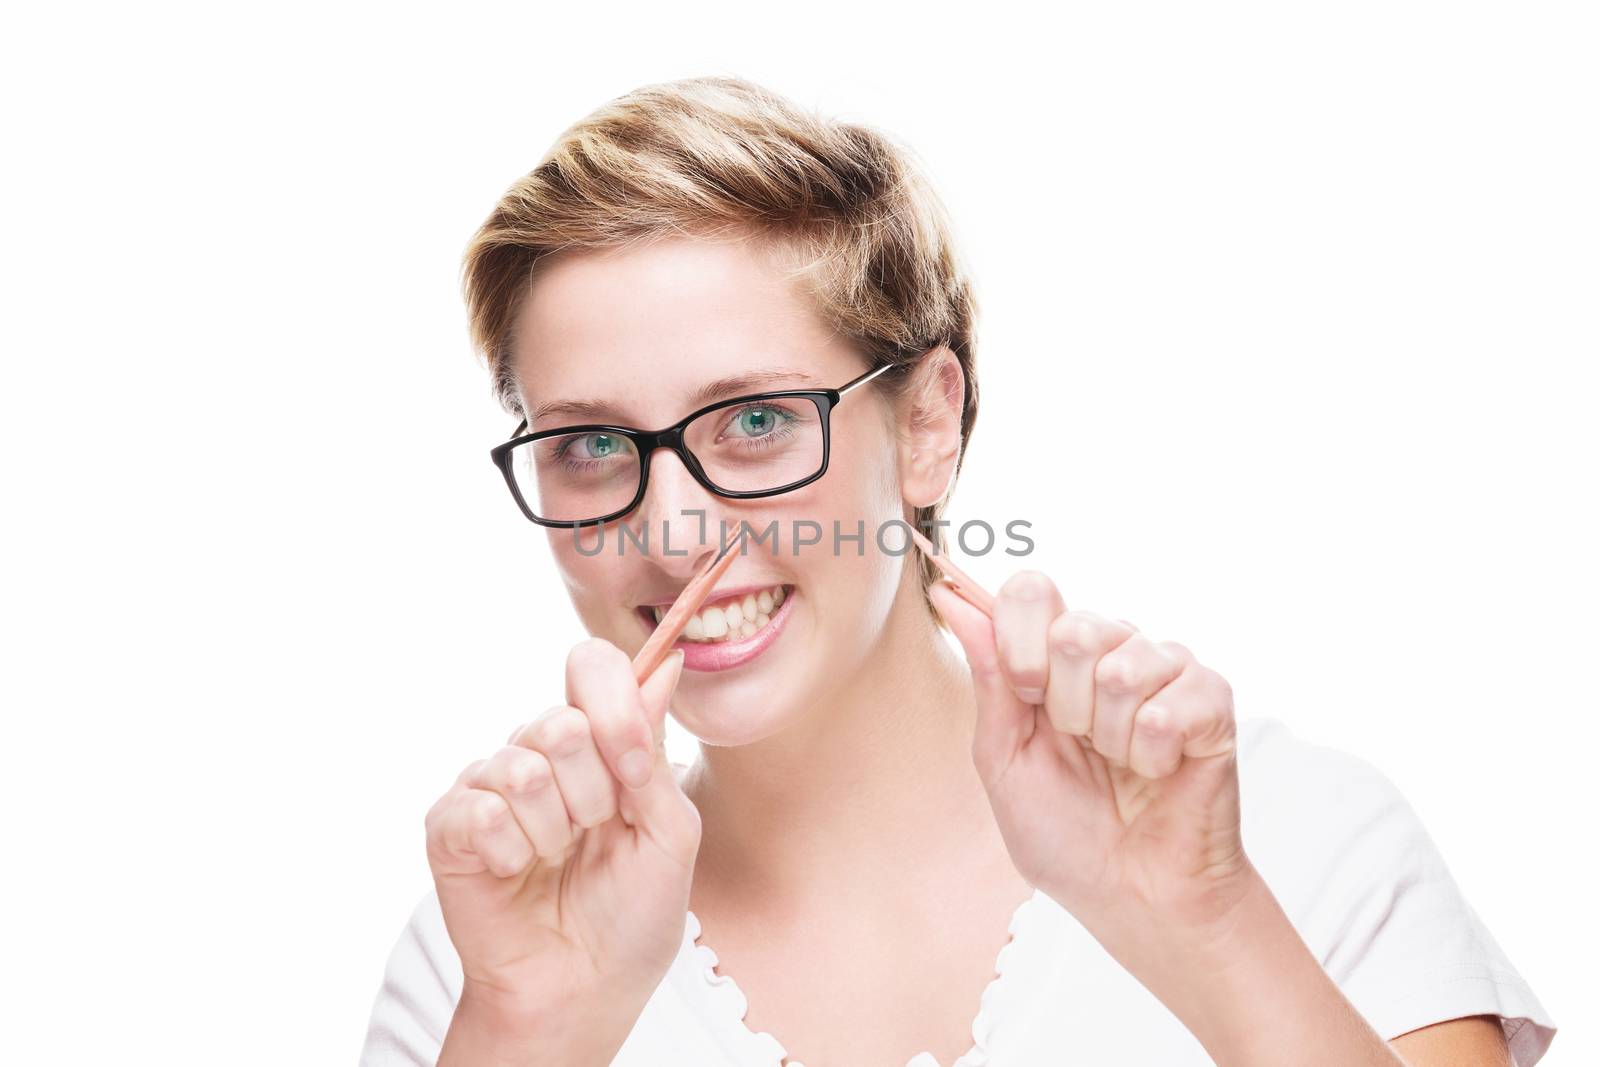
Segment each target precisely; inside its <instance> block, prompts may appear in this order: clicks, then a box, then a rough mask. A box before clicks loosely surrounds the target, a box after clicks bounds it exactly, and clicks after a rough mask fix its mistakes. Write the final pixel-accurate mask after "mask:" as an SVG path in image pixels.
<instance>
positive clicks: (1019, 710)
mask: <svg viewBox="0 0 1600 1067" xmlns="http://www.w3.org/2000/svg"><path fill="white" fill-rule="evenodd" d="M928 596H929V598H930V599H931V600H932V601H933V604H934V607H936V608H937V609H938V610H939V614H940V615H941V616H943V618H944V620H945V622H947V623H948V624H949V626H950V631H951V632H952V633H954V634H955V635H956V640H957V641H959V642H961V648H962V650H963V651H964V652H965V653H966V657H967V664H968V665H969V666H970V667H971V669H972V684H973V688H974V690H975V691H976V695H977V700H978V721H977V724H976V728H975V729H974V732H973V737H972V758H973V762H974V763H975V764H976V765H977V768H978V773H979V774H980V775H981V776H982V778H983V780H984V781H985V782H992V781H995V780H997V779H998V778H999V776H1000V775H1001V774H1003V773H1004V772H1005V769H1006V767H1008V766H1010V764H1011V760H1012V758H1013V757H1015V756H1016V754H1017V752H1018V751H1020V750H1021V748H1022V746H1023V745H1024V744H1025V743H1026V742H1027V740H1028V737H1029V735H1030V734H1031V733H1032V730H1033V708H1032V707H1031V706H1030V705H1028V704H1027V703H1025V702H1024V701H1022V700H1021V699H1019V698H1018V697H1017V694H1016V692H1015V691H1014V690H1013V689H1012V688H1011V684H1010V683H1009V682H1008V681H1006V678H1005V675H1004V674H1003V673H1002V672H1001V668H1000V651H999V649H998V648H997V647H996V646H995V636H994V625H993V623H991V622H990V621H989V618H988V616H986V615H984V613H983V612H981V611H979V610H978V609H977V608H976V607H974V606H973V605H972V604H970V603H969V602H967V601H966V600H964V599H962V597H961V596H960V595H959V594H957V593H955V592H954V591H953V590H951V589H950V587H949V586H948V585H947V584H946V583H945V582H943V581H938V582H935V583H933V585H932V586H930V587H929V590H928Z"/></svg>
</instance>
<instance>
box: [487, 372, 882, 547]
mask: <svg viewBox="0 0 1600 1067" xmlns="http://www.w3.org/2000/svg"><path fill="white" fill-rule="evenodd" d="M896 366H904V364H895V363H886V364H884V365H883V366H881V367H878V368H876V369H875V370H870V371H868V372H867V373H865V374H863V375H861V376H860V377H857V378H853V379H851V380H850V381H848V382H846V383H845V384H843V385H841V386H839V388H837V389H780V390H776V391H774V392H767V393H751V394H748V395H746V396H736V397H732V398H730V399H728V400H719V401H717V402H716V403H715V404H709V405H707V406H706V407H703V408H700V409H699V410H697V411H694V412H691V413H690V414H689V415H687V416H685V417H684V418H683V420H682V421H680V422H677V423H674V424H673V425H671V426H668V427H667V428H666V429H663V430H638V429H634V428H633V427H631V426H607V425H600V424H589V425H583V426H561V427H558V428H556V429H552V430H540V431H539V432H537V433H529V434H525V433H523V432H522V431H523V430H524V429H526V428H527V425H528V420H527V419H523V420H522V421H521V422H520V423H518V424H517V428H516V429H515V430H513V431H512V434H511V439H510V440H508V441H505V442H503V443H501V444H499V445H496V446H495V447H494V448H492V449H490V451H489V456H490V458H491V459H493V460H494V465H495V466H496V467H498V468H500V473H501V474H503V475H505V479H506V485H508V486H510V488H511V495H512V496H513V497H515V498H516V501H517V506H518V507H520V508H521V509H522V513H523V514H524V515H526V516H527V517H528V518H529V519H531V520H532V521H534V522H536V523H538V524H539V525H540V526H560V527H576V526H588V525H592V524H599V523H602V522H608V521H610V520H612V519H618V518H621V517H622V516H624V515H626V514H627V513H628V512H630V511H632V510H633V509H634V508H636V507H638V506H639V502H640V501H641V500H643V499H644V493H645V486H646V484H647V482H648V481H649V477H650V456H651V454H652V453H654V452H655V450H656V449H658V448H666V449H670V450H672V451H673V452H675V453H677V455H678V458H679V459H680V460H682V461H683V465H684V466H685V467H687V468H688V470H689V473H690V474H691V475H693V476H694V479H695V481H697V482H699V483H700V484H701V485H703V486H705V487H706V488H707V489H709V490H710V491H711V492H713V493H715V494H717V495H718V496H723V497H730V498H732V499H734V500H747V499H751V498H754V497H763V496H777V495H778V494H779V493H787V492H790V491H792V490H795V489H799V488H800V487H801V486H803V485H809V484H810V483H812V482H814V481H816V480H817V479H818V478H820V477H822V475H823V474H824V473H826V471H827V469H828V416H829V415H830V413H831V412H832V411H833V409H834V408H835V407H837V406H838V405H839V403H840V401H842V400H843V399H844V397H845V395H846V394H848V393H849V392H850V390H852V389H854V388H856V387H857V386H860V385H865V384H866V383H867V382H870V381H871V380H872V379H874V378H876V377H877V376H878V375H880V374H882V373H883V372H884V371H887V370H891V369H893V368H894V367H896Z"/></svg>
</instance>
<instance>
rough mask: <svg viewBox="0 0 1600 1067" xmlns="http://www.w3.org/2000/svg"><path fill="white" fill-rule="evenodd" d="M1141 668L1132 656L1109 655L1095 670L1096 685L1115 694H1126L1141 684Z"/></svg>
mask: <svg viewBox="0 0 1600 1067" xmlns="http://www.w3.org/2000/svg"><path fill="white" fill-rule="evenodd" d="M1139 674H1140V672H1139V666H1138V663H1137V662H1136V661H1135V660H1134V659H1133V657H1131V656H1126V655H1115V654H1113V655H1109V656H1105V657H1104V658H1102V659H1101V660H1100V662H1099V664H1098V665H1096V667H1095V669H1094V680H1095V683H1096V684H1097V685H1099V686H1101V687H1102V688H1104V689H1108V690H1110V691H1112V692H1114V693H1126V692H1128V691H1129V690H1131V689H1133V688H1134V687H1135V686H1137V685H1138V684H1139Z"/></svg>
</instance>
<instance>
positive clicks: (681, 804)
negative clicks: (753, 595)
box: [620, 649, 700, 863]
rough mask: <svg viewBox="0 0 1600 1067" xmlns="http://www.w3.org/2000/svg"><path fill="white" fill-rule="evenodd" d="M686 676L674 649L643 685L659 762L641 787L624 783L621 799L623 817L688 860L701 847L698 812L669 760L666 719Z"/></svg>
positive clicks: (671, 852)
mask: <svg viewBox="0 0 1600 1067" xmlns="http://www.w3.org/2000/svg"><path fill="white" fill-rule="evenodd" d="M682 676H683V651H682V650H681V649H679V650H674V651H673V652H671V653H670V654H668V656H667V658H666V659H664V660H662V661H661V665H660V666H658V667H657V668H656V669H655V670H654V671H652V672H651V674H650V677H648V678H646V679H645V680H644V682H643V683H642V684H641V685H640V686H639V696H640V698H641V699H642V700H643V702H644V717H645V719H646V720H648V721H649V723H650V734H651V736H652V737H654V738H655V762H654V765H653V766H652V768H651V770H650V780H649V781H647V782H646V783H645V784H644V785H642V786H640V787H639V788H638V789H628V788H624V789H623V790H622V795H621V798H620V802H621V815H622V818H623V821H624V822H626V823H627V824H628V825H629V826H632V827H634V828H635V829H636V830H638V831H640V832H642V833H644V834H647V835H648V836H649V837H650V838H651V839H652V840H654V841H656V842H657V843H658V844H659V845H660V846H661V847H662V849H664V850H665V851H666V852H667V853H668V854H669V855H671V856H673V857H675V858H677V859H679V860H680V861H682V862H684V863H688V862H690V861H692V860H693V859H694V855H695V852H696V851H698V850H699V847H700V814H699V812H697V811H695V810H694V804H693V803H692V802H691V801H690V800H689V798H688V797H687V796H685V795H684V793H683V789H682V788H681V787H680V786H679V785H678V780H677V777H676V776H675V775H674V774H673V770H672V763H671V761H669V760H668V759H667V746H666V718H667V707H668V705H669V704H670V703H671V701H672V694H673V692H674V690H676V689H677V687H678V679H679V678H680V677H682Z"/></svg>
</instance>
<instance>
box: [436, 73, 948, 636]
mask: <svg viewBox="0 0 1600 1067" xmlns="http://www.w3.org/2000/svg"><path fill="white" fill-rule="evenodd" d="M686 235H703V236H713V237H715V236H730V235H731V236H735V237H739V236H744V235H749V236H750V237H753V238H761V239H770V240H772V241H773V243H774V246H775V247H777V248H780V249H782V250H783V251H784V252H785V253H787V254H789V255H791V256H792V257H793V259H792V262H793V264H794V270H793V276H794V277H795V278H797V279H799V280H800V281H802V283H803V284H804V285H805V289H806V291H807V292H809V293H810V295H811V296H812V298H813V299H814V300H815V302H816V307H817V309H818V310H819V311H820V312H821V314H822V316H823V318H824V320H825V321H827V322H828V323H829V324H830V325H832V326H833V327H834V328H835V329H836V330H838V331H839V332H840V333H842V334H843V335H845V336H847V337H849V338H850V339H852V340H853V341H855V342H856V343H858V344H859V345H860V347H861V350H862V352H863V354H864V355H866V357H867V358H868V360H869V363H870V366H871V367H873V368H876V367H878V366H882V365H883V364H886V363H887V364H894V365H897V366H908V365H910V363H911V362H912V361H914V360H915V359H916V357H917V356H919V355H921V354H922V353H923V352H925V351H927V350H928V349H930V348H933V347H935V346H938V345H943V346H945V347H947V348H949V349H950V351H951V352H952V353H954V355H955V357H956V360H957V361H958V362H959V364H960V366H961V370H962V374H963V376H964V378H965V396H964V398H963V402H962V412H961V445H960V451H959V453H958V455H957V460H956V469H957V470H958V471H959V470H960V465H961V459H962V458H963V457H964V456H965V454H966V447H967V442H968V439H969V438H970V436H971V433H972V427H973V423H974V421H975V420H976V418H977V413H978V382H977V377H976V374H975V372H974V367H973V356H974V328H975V324H976V319H977V312H978V306H977V300H976V297H975V296H974V294H973V289H972V284H971V281H970V278H969V275H968V272H967V270H966V269H965V267H964V266H963V264H962V261H961V258H960V256H959V255H958V254H957V251H956V248H955V244H954V240H953V234H952V229H951V226H950V222H949V219H948V216H947V215H946V213H945V210H944V207H943V204H942V203H941V202H940V200H939V198H938V196H937V194H935V193H934V191H933V189H932V187H931V186H930V185H929V184H928V183H927V181H926V180H925V179H924V178H923V177H922V175H921V174H920V173H919V172H918V169H917V166H916V164H915V161H914V157H913V154H912V153H911V152H910V151H909V150H908V149H906V148H904V147H902V146H900V145H898V144H896V143H895V142H894V141H892V140H891V139H890V138H889V137H888V136H886V135H885V134H883V133H882V132H880V131H878V130H875V129H872V128H870V127H868V126H864V125H860V124H856V123H848V122H841V121H836V120H831V119H827V118H824V117H821V116H818V115H814V114H811V113H808V112H805V111H802V110H801V109H799V108H798V107H796V106H795V105H794V104H792V103H790V102H789V101H788V100H786V99H784V98H783V97H781V96H778V95H777V94H775V93H773V92H771V91H769V90H767V89H764V88H762V87H760V86H758V85H755V84H752V83H751V82H748V81H746V80H744V79H741V78H733V77H700V78H687V79H683V80H679V81H673V82H665V83H661V84H655V85H646V86H643V87H641V88H639V89H635V90H634V91H633V92H630V93H628V94H626V95H625V96H621V97H618V98H617V99H615V100H612V101H610V102H609V103H607V104H605V105H603V106H601V107H600V108H598V109H597V110H595V111H594V112H592V113H591V114H589V115H588V116H587V117H585V118H584V119H582V120H580V121H579V122H577V123H575V124H574V125H572V126H571V127H569V128H568V129H567V130H566V131H565V132H563V133H562V134H561V136H560V137H558V138H557V140H556V143H555V144H554V145H553V146H552V147H551V148H550V150H549V151H548V152H547V153H546V154H545V156H544V158H543V159H542V160H541V161H540V162H539V165H538V166H537V167H535V168H534V169H533V171H532V172H530V173H529V174H527V175H526V176H524V177H523V178H520V179H519V180H518V181H517V182H516V183H515V184H514V185H512V186H511V188H510V189H508V190H507V191H506V193H505V195H504V196H502V197H501V198H500V201H499V203H497V204H496V205H495V207H494V210H493V211H492V212H491V213H490V215H489V217H488V219H486V220H485V221H484V223H483V225H482V226H480V227H479V228H478V230H477V232H476V233H475V234H473V237H472V240H471V243H470V244H469V245H468V247H467V251H466V256H465V259H464V262H463V265H462V291H463V294H464V296H465V298H466V303H467V309H468V315H469V320H470V327H471V333H472V342H473V346H474V347H475V348H476V349H477V351H478V352H479V353H480V354H481V355H482V357H483V358H485V359H486V360H487V363H488V366H489V370H490V374H491V378H492V387H493V389H494V393H495V396H496V397H497V398H498V400H499V401H500V404H501V405H502V406H503V407H504V408H505V409H506V410H507V411H508V412H510V413H512V414H514V415H518V416H522V415H526V412H524V411H522V410H521V408H522V401H521V397H520V394H519V391H518V388H517V384H516V379H515V375H514V373H513V370H512V367H511V359H510V346H511V335H512V328H513V324H514V323H515V321H516V316H517V313H518V311H519V308H520V303H521V299H522V297H523V295H524V293H526V291H527V289H528V286H529V285H530V284H531V282H532V279H533V277H534V271H535V268H536V267H537V266H538V264H539V263H540V261H541V260H543V259H544V258H545V257H546V256H549V255H552V254H554V253H556V252H561V251H567V250H573V249H590V248H614V247H617V246H625V245H629V244H633V243H636V242H641V241H646V240H650V239H653V238H658V237H662V236H686ZM891 379H892V381H891ZM877 380H878V381H879V382H883V383H885V384H886V385H889V386H891V387H893V385H894V384H895V383H898V382H900V381H902V376H901V375H899V374H897V373H896V372H895V371H889V372H887V373H885V374H884V375H883V376H881V377H880V378H878V379H877ZM943 506H944V501H943V500H941V501H939V502H937V503H935V504H933V505H931V506H928V507H922V508H918V509H917V511H916V513H915V515H914V517H913V521H914V522H916V523H918V524H922V525H921V528H922V529H925V530H926V529H928V528H929V527H928V526H927V525H926V524H927V523H929V522H931V520H933V519H935V518H937V517H938V516H939V514H940V512H941V511H942V509H943ZM921 575H922V588H923V590H924V593H926V590H927V587H928V585H929V584H930V583H931V582H932V581H934V580H935V579H936V578H937V577H938V572H937V571H935V570H934V569H933V567H932V565H931V564H929V563H928V562H927V561H926V560H923V561H922V566H921ZM935 616H936V617H937V613H935Z"/></svg>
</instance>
